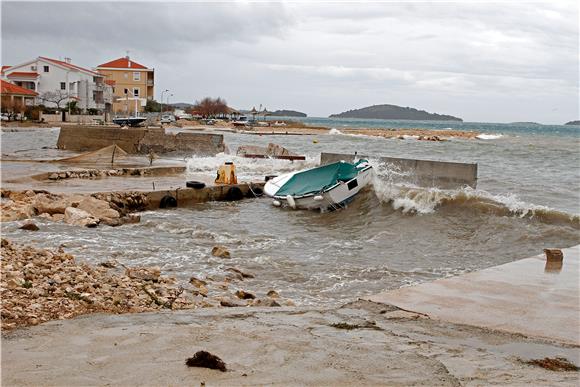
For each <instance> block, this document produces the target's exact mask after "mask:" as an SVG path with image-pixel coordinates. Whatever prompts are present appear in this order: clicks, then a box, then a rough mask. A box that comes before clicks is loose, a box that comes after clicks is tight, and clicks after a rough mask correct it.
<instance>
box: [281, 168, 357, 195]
mask: <svg viewBox="0 0 580 387" xmlns="http://www.w3.org/2000/svg"><path fill="white" fill-rule="evenodd" d="M361 161H362V160H361ZM359 163H360V161H359ZM359 163H357V165H358V164H359ZM357 165H354V164H351V163H345V162H337V163H333V164H328V165H325V166H323V167H320V168H314V169H310V170H308V171H304V172H298V173H297V174H295V175H294V176H292V177H291V178H290V180H288V181H287V182H286V184H284V185H283V186H282V187H280V189H279V190H278V192H276V196H287V195H291V196H304V195H307V194H312V193H319V192H322V191H324V189H325V188H329V187H331V186H333V185H335V184H336V183H337V182H339V181H347V180H351V179H354V178H355V177H356V175H358V172H359V170H358V168H357Z"/></svg>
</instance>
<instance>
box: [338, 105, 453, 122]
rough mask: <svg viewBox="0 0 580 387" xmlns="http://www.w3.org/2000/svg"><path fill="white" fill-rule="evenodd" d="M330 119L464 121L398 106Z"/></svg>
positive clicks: (345, 114)
mask: <svg viewBox="0 0 580 387" xmlns="http://www.w3.org/2000/svg"><path fill="white" fill-rule="evenodd" d="M330 118H375V119H382V120H424V121H463V120H462V119H461V118H457V117H453V116H449V115H445V114H437V113H429V112H426V111H424V110H417V109H414V108H410V107H402V106H396V105H373V106H368V107H365V108H362V109H355V110H349V111H346V112H343V113H339V114H332V115H330Z"/></svg>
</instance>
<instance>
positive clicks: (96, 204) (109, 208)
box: [0, 189, 147, 227]
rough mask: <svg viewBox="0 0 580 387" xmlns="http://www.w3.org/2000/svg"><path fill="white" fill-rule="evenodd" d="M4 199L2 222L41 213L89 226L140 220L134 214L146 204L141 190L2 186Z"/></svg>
mask: <svg viewBox="0 0 580 387" xmlns="http://www.w3.org/2000/svg"><path fill="white" fill-rule="evenodd" d="M1 198H2V201H1V204H0V221H1V222H10V221H14V220H24V219H29V218H32V217H34V216H40V217H42V218H45V219H49V220H52V221H55V222H65V223H68V224H71V225H75V226H86V227H96V226H98V225H99V224H104V225H108V226H120V225H122V224H126V223H138V222H139V220H140V217H139V216H138V215H135V214H133V213H134V212H137V211H142V210H144V209H145V207H146V206H147V196H146V195H144V194H142V193H140V192H118V193H108V194H101V193H96V194H93V195H79V194H70V195H66V194H54V193H49V192H47V191H38V190H28V191H10V190H5V189H3V190H1Z"/></svg>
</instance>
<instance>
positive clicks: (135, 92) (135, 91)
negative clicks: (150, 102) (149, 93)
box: [133, 87, 139, 97]
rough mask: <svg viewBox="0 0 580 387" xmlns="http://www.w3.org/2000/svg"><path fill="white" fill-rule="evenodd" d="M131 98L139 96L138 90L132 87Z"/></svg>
mask: <svg viewBox="0 0 580 387" xmlns="http://www.w3.org/2000/svg"><path fill="white" fill-rule="evenodd" d="M133 96H134V97H138V96H139V88H138V87H134V88H133Z"/></svg>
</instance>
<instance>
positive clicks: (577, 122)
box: [564, 120, 580, 125]
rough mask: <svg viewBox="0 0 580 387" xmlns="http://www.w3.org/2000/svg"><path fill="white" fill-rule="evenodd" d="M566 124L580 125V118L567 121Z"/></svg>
mask: <svg viewBox="0 0 580 387" xmlns="http://www.w3.org/2000/svg"><path fill="white" fill-rule="evenodd" d="M564 125H580V120H578V121H570V122H566V123H565V124H564Z"/></svg>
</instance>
